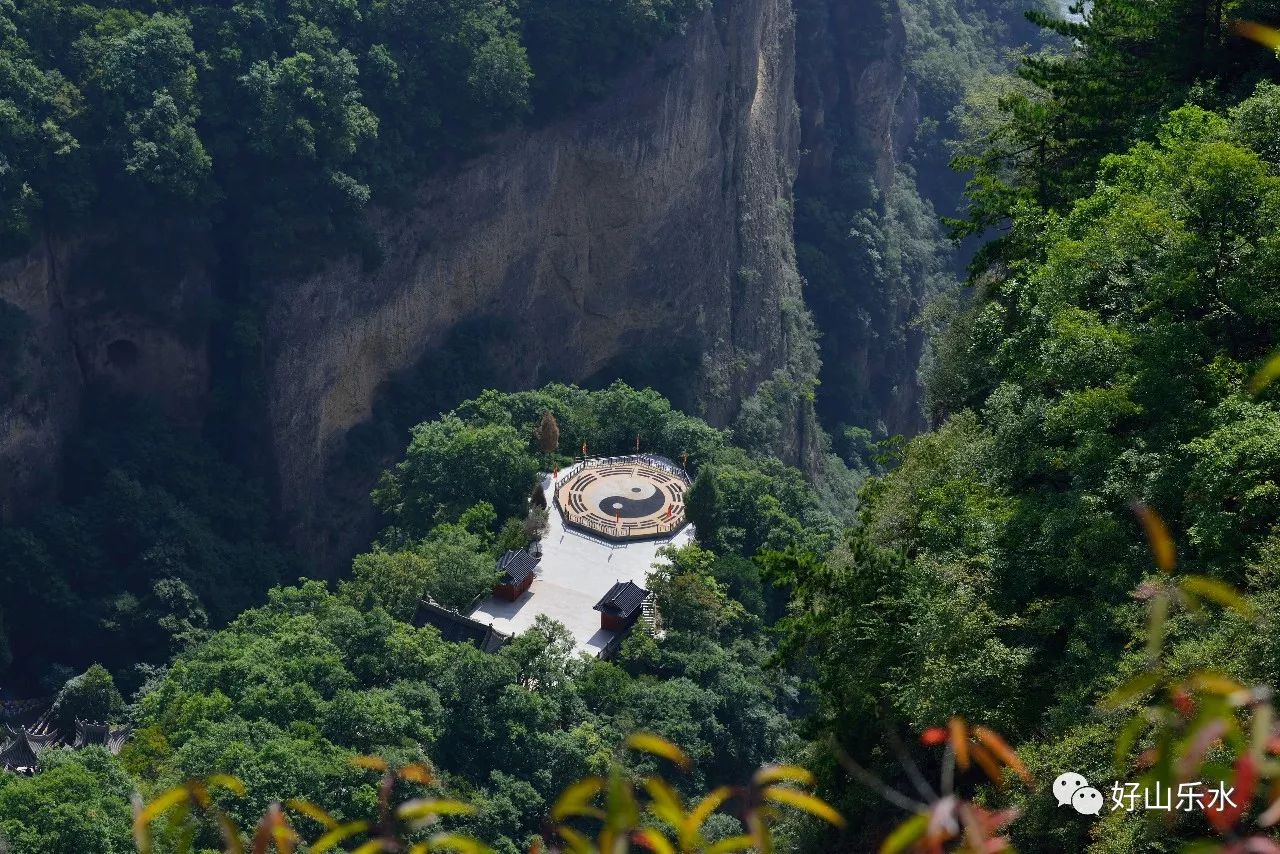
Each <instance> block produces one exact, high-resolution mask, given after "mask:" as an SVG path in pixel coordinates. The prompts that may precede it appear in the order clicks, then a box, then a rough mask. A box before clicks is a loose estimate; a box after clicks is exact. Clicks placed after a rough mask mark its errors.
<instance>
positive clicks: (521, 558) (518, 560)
mask: <svg viewBox="0 0 1280 854" xmlns="http://www.w3.org/2000/svg"><path fill="white" fill-rule="evenodd" d="M537 566H538V558H536V557H534V556H533V555H531V554H529V553H528V552H527V551H525V550H524V549H513V550H512V551H509V552H507V553H506V554H504V555H503V556H502V557H500V558H498V570H499V571H500V572H501V573H502V574H503V579H502V580H503V582H504V583H506V584H523V583H524V582H525V581H526V580H527V579H528V578H529V576H531V575H533V571H534V570H535V569H536V568H537Z"/></svg>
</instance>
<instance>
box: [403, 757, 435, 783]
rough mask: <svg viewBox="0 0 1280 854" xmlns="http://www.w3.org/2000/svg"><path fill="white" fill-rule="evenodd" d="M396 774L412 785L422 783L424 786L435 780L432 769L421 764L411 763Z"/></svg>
mask: <svg viewBox="0 0 1280 854" xmlns="http://www.w3.org/2000/svg"><path fill="white" fill-rule="evenodd" d="M396 774H397V775H398V776H399V777H400V779H401V780H408V781H409V782H410V783H422V784H423V785H424V786H425V785H426V784H428V783H430V782H432V781H433V780H434V779H435V775H433V774H432V773H431V769H430V768H428V767H427V766H425V765H423V764H422V763H420V762H411V763H409V764H408V765H406V766H404V767H403V768H401V769H399V770H398V771H396Z"/></svg>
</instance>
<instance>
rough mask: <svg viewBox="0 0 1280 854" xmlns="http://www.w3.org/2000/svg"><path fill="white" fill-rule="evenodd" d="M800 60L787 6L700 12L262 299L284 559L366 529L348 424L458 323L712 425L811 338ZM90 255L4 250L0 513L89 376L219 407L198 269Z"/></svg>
mask: <svg viewBox="0 0 1280 854" xmlns="http://www.w3.org/2000/svg"><path fill="white" fill-rule="evenodd" d="M794 68H795V61H794V33H793V24H792V10H791V7H790V3H789V2H788V0H739V2H732V3H723V4H717V6H716V7H715V8H713V9H711V10H709V11H707V12H706V13H705V14H703V15H702V16H700V17H699V18H698V19H697V20H695V21H694V22H693V23H692V24H691V25H690V27H689V29H688V32H687V34H686V35H685V36H684V37H681V38H679V39H677V40H675V41H673V42H672V43H669V44H667V45H666V46H664V47H663V48H661V49H660V50H659V51H657V52H656V54H655V55H654V56H652V57H651V58H649V59H648V60H647V61H645V62H644V64H643V65H642V66H641V67H639V68H637V69H635V70H634V71H633V72H632V73H630V74H629V75H628V76H627V77H626V78H624V79H622V80H620V81H618V84H617V86H616V89H615V91H614V93H613V94H612V95H610V96H609V97H607V98H605V99H603V100H602V101H600V102H598V103H596V104H594V105H591V106H589V107H587V108H585V109H582V110H579V111H578V112H577V113H576V114H574V115H572V116H570V117H568V118H566V119H564V120H562V121H559V122H556V123H554V124H551V125H548V126H544V127H541V128H537V129H534V130H531V131H520V132H512V133H510V134H508V135H506V136H503V137H501V138H499V139H497V140H494V141H493V144H492V145H491V147H490V149H489V150H488V152H487V153H485V154H483V155H481V156H479V157H477V158H474V159H472V160H470V161H468V162H466V163H463V164H461V165H460V166H457V167H456V168H446V169H442V170H441V171H440V173H439V174H438V176H437V177H436V178H434V179H433V180H430V181H428V182H427V183H426V184H425V185H424V186H422V187H419V188H417V190H416V192H415V193H414V194H413V201H412V204H410V205H408V206H406V207H401V208H397V209H396V210H379V211H375V212H374V213H373V214H372V220H373V225H374V230H375V233H376V235H377V238H378V242H379V244H380V249H381V254H382V257H383V259H384V260H383V262H382V263H381V264H380V265H379V266H377V267H376V269H373V270H372V271H366V270H365V269H364V268H363V267H362V266H361V264H360V263H359V262H358V261H355V260H352V261H349V262H344V263H339V264H336V265H332V266H330V267H328V268H327V269H325V270H324V271H323V272H321V273H319V274H317V275H313V276H310V277H306V278H302V279H294V280H288V281H280V282H275V283H272V284H271V286H270V287H269V288H267V289H265V293H267V294H268V295H269V296H268V298H267V301H266V304H265V305H264V306H263V318H264V323H263V327H262V329H263V335H262V339H263V340H262V344H261V353H262V359H261V364H260V365H259V366H258V369H259V370H260V374H261V376H260V385H261V388H262V395H261V398H262V401H263V403H262V408H263V411H262V412H261V413H259V414H258V420H259V421H260V422H261V423H260V426H259V429H260V433H261V435H263V436H264V437H265V439H266V444H267V445H269V454H267V455H266V458H267V459H268V460H269V462H268V463H267V466H268V467H269V469H270V471H269V472H268V474H269V476H270V479H271V480H272V481H273V482H274V483H275V484H276V487H277V490H276V491H277V497H278V509H279V511H280V513H281V515H282V518H283V520H284V522H285V524H286V526H287V529H288V531H289V533H290V537H291V539H292V540H293V542H294V543H295V544H296V545H298V546H299V548H300V549H301V551H302V552H303V553H304V554H307V555H308V556H310V557H312V558H314V559H315V560H317V561H319V562H320V563H321V564H322V565H328V566H333V565H334V564H335V562H336V561H337V560H338V559H340V558H342V557H343V556H344V555H345V553H346V552H347V551H348V550H349V548H351V547H352V546H353V545H354V542H355V540H354V539H353V538H358V537H359V535H360V534H362V533H364V532H363V531H362V530H360V529H361V528H362V527H363V526H364V525H366V524H367V519H366V518H365V517H363V516H362V515H361V514H360V513H356V512H353V510H352V508H353V507H364V506H367V501H366V498H365V497H366V496H367V491H368V487H369V486H370V485H371V484H372V482H373V478H374V477H375V476H376V472H377V470H378V468H379V466H380V464H381V460H377V459H376V458H375V459H372V460H370V461H369V464H368V465H367V466H366V467H365V468H364V469H362V470H361V469H359V468H357V469H356V470H354V471H353V470H352V469H351V467H347V468H346V469H344V471H343V473H342V475H341V477H336V476H335V475H334V472H335V470H336V466H335V461H336V460H338V459H339V458H340V457H341V455H342V454H343V453H344V448H345V445H346V437H347V436H348V433H349V431H351V430H352V429H353V428H355V427H358V426H359V425H362V424H365V423H367V422H368V421H369V420H370V419H372V418H373V417H374V414H375V413H374V410H375V404H376V402H377V400H378V398H379V396H380V394H383V393H385V390H386V388H387V383H388V382H389V381H390V380H392V379H394V377H396V376H397V375H398V374H400V373H403V372H406V371H418V372H422V371H426V372H430V371H431V370H432V361H431V360H432V358H433V356H432V354H433V353H435V352H437V351H438V350H437V348H439V347H441V346H443V345H445V344H446V343H447V342H448V341H449V340H450V339H451V337H452V338H453V339H456V338H457V336H458V335H460V334H461V335H463V336H465V335H467V334H470V333H469V332H468V330H473V329H477V328H481V327H483V328H486V329H488V330H490V333H489V337H488V338H487V339H486V341H485V342H484V347H485V350H486V353H487V355H488V356H489V357H490V358H491V360H492V361H493V362H494V363H495V364H496V365H497V366H498V376H497V382H498V384H500V385H504V386H506V387H528V386H533V385H537V384H540V383H542V382H545V381H547V380H551V379H564V380H572V381H591V380H594V379H607V378H609V375H610V374H611V373H614V372H616V371H617V369H618V366H619V365H620V364H621V362H625V363H626V364H627V365H629V366H630V367H631V368H632V369H635V368H636V366H637V365H639V366H640V367H641V368H646V367H647V369H648V370H647V373H648V375H649V376H650V377H652V376H653V375H655V374H656V375H657V379H658V381H655V382H654V384H655V385H658V386H659V387H663V386H666V387H667V388H668V389H683V390H686V391H687V397H688V399H689V400H690V401H692V402H693V403H694V404H695V405H696V407H697V408H698V409H699V410H700V413H701V414H703V415H705V417H707V418H708V419H709V420H711V421H713V422H715V423H720V424H726V423H728V422H729V421H730V420H731V419H732V418H733V416H734V414H735V413H736V412H737V410H738V408H739V406H740V404H741V402H742V401H743V400H744V399H745V398H746V397H747V396H749V395H750V394H751V393H752V391H753V390H754V389H755V388H756V387H757V386H758V385H759V384H760V383H761V382H762V381H763V380H765V379H767V378H769V377H770V376H771V375H773V374H774V372H775V371H777V370H779V369H785V368H786V367H787V366H788V365H789V364H791V362H792V361H793V356H794V354H795V351H797V350H798V349H803V348H811V342H809V341H808V340H797V338H798V337H802V336H797V335H796V333H795V331H794V330H796V329H800V328H803V324H802V323H797V322H795V319H796V316H797V315H799V314H802V313H803V303H802V297H801V292H800V279H799V276H798V275H797V273H796V268H795V260H794V250H793V244H792V237H791V234H792V207H791V187H792V182H793V180H794V176H795V169H796V158H797V152H798V141H799V124H798V116H797V110H796V106H795V100H794V95H793V92H794V77H793V75H794ZM93 248H94V244H93V241H91V240H88V239H79V240H75V241H71V240H62V239H58V238H49V239H48V240H46V241H45V243H44V245H41V246H39V247H36V248H35V249H33V250H32V251H31V252H30V253H28V254H27V255H26V256H25V257H22V258H18V259H15V260H12V261H10V262H7V263H6V264H4V265H3V266H0V300H3V302H0V307H5V306H6V305H7V308H6V314H5V316H3V317H0V322H4V321H5V318H6V317H10V318H11V319H10V321H9V322H8V325H7V326H0V329H8V328H12V329H13V330H14V331H13V332H12V333H10V334H8V336H7V338H8V340H9V341H10V343H12V344H13V345H14V346H13V347H11V348H8V349H11V350H12V351H13V354H12V356H11V357H10V363H9V366H8V368H7V369H6V371H5V372H4V373H5V385H4V386H3V387H0V464H2V465H3V466H4V469H3V470H4V472H5V475H6V476H5V477H4V478H3V479H0V513H2V514H3V516H4V517H5V518H13V517H14V516H16V515H19V511H20V509H21V508H24V507H27V506H30V505H31V504H32V503H34V502H36V501H38V500H39V499H42V498H46V497H48V496H50V495H51V494H52V493H53V491H54V486H55V484H56V471H57V467H58V458H59V454H60V447H61V444H62V441H63V439H64V438H65V436H66V435H67V433H68V431H70V430H71V429H73V427H74V424H75V421H76V413H77V411H78V409H79V407H80V404H81V402H82V400H83V398H84V395H85V394H86V393H88V392H89V390H91V389H92V388H94V387H97V386H103V385H105V386H109V387H114V388H118V389H122V390H125V391H129V392H134V393H139V394H144V395H146V396H147V397H149V398H151V399H153V400H155V401H157V402H158V403H159V404H160V405H162V406H164V407H166V408H167V409H169V410H170V411H172V412H174V413H175V414H178V415H180V416H183V417H186V418H188V419H190V420H192V421H198V420H199V418H200V416H201V414H202V413H203V412H204V411H205V410H206V409H207V407H208V406H209V403H210V393H211V388H212V386H213V382H212V380H211V375H212V373H213V371H214V370H215V369H214V368H213V367H211V365H214V364H216V360H212V359H211V358H210V352H211V349H212V348H211V345H210V343H209V341H210V337H211V328H212V326H211V324H212V322H213V321H212V320H211V316H212V315H211V312H210V311H209V310H208V309H209V305H210V304H211V302H212V298H213V288H212V286H211V285H210V283H209V282H210V278H211V277H210V276H209V275H207V274H206V272H205V270H206V266H205V265H204V264H202V263H201V262H200V260H199V259H198V258H197V259H192V260H191V261H190V263H189V265H188V266H187V267H186V268H184V269H181V270H175V271H171V272H170V275H169V276H168V277H167V278H168V279H169V281H167V282H165V283H164V286H163V287H160V288H156V287H149V288H148V289H147V290H148V292H149V293H153V292H160V293H162V294H163V296H162V297H159V298H156V297H153V298H151V299H149V301H148V304H146V305H135V304H133V303H132V302H131V300H130V298H129V294H130V293H131V292H130V291H129V290H128V288H127V283H125V286H124V289H123V290H122V285H121V283H120V282H118V281H116V279H117V278H118V277H117V276H113V275H112V274H111V272H110V266H111V263H112V259H111V258H109V257H108V258H104V257H100V256H99V255H98V254H97V253H95V252H94V251H93ZM153 284H154V283H153ZM478 321H483V322H478ZM494 330H496V332H495V331H494ZM0 352H3V351H0ZM620 360H621V361H620ZM663 380H666V381H665V382H664V381H663ZM430 414H432V413H426V412H424V413H421V416H422V417H426V416H428V415H430ZM801 418H803V416H801ZM804 434H805V431H803V430H800V431H798V433H797V435H801V436H803V435H804ZM405 438H406V437H404V436H401V437H399V444H400V447H403V443H404V440H405ZM801 450H802V449H800V448H798V447H797V448H794V449H793V453H794V454H796V455H799V454H800V452H801ZM375 456H376V455H375Z"/></svg>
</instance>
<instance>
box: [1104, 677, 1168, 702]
mask: <svg viewBox="0 0 1280 854" xmlns="http://www.w3.org/2000/svg"><path fill="white" fill-rule="evenodd" d="M1163 678H1164V671H1162V670H1144V671H1142V672H1141V673H1139V674H1138V675H1137V676H1134V677H1133V678H1131V679H1126V680H1125V681H1124V682H1121V683H1120V684H1119V685H1117V686H1116V687H1115V688H1113V689H1112V690H1111V691H1110V693H1108V694H1107V696H1105V697H1103V698H1102V702H1101V703H1099V705H1100V706H1102V708H1104V709H1114V708H1118V707H1119V706H1123V705H1124V704H1125V703H1128V702H1129V701H1130V700H1136V699H1138V698H1139V697H1141V696H1143V695H1144V694H1146V693H1147V692H1149V691H1150V690H1151V689H1152V688H1154V687H1156V685H1159V684H1160V680H1162V679H1163Z"/></svg>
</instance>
